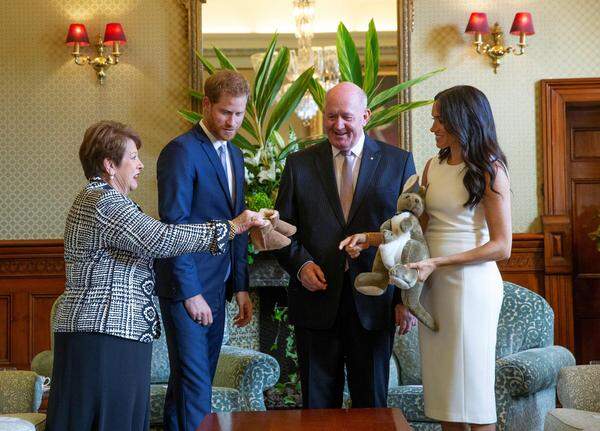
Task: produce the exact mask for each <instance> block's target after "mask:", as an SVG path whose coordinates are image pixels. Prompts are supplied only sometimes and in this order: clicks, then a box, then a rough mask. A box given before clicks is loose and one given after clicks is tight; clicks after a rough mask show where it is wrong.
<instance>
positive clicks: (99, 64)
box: [66, 22, 127, 84]
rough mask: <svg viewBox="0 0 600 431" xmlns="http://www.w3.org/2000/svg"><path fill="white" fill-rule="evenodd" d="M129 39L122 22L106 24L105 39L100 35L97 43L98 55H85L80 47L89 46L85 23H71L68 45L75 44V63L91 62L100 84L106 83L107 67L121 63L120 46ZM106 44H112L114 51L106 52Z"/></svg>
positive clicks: (80, 64)
mask: <svg viewBox="0 0 600 431" xmlns="http://www.w3.org/2000/svg"><path fill="white" fill-rule="evenodd" d="M126 42H127V39H126V38H125V33H124V32H123V27H122V26H121V24H119V23H116V22H112V23H109V24H106V30H105V31H104V39H102V38H101V37H98V42H97V43H96V51H97V52H98V56H97V57H95V58H91V57H89V56H87V55H86V56H83V55H81V53H80V47H82V46H88V45H89V44H90V41H89V39H88V35H87V30H86V29H85V26H84V25H83V24H71V25H70V26H69V32H68V33H67V41H66V43H67V45H69V46H73V52H72V53H71V55H72V56H73V57H74V59H75V64H77V65H79V66H85V65H86V64H89V65H90V66H92V67H93V68H94V70H95V71H96V75H98V81H99V82H100V84H104V79H105V78H106V69H108V68H109V67H110V66H113V65H116V64H119V56H120V55H121V51H120V46H121V45H122V44H125V43H126ZM106 46H112V53H111V54H105V53H104V52H105V50H106Z"/></svg>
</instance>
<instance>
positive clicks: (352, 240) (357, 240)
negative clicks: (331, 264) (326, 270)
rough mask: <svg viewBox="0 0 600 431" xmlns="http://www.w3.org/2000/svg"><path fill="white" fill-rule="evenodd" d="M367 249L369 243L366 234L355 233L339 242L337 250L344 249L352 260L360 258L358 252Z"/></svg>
mask: <svg viewBox="0 0 600 431" xmlns="http://www.w3.org/2000/svg"><path fill="white" fill-rule="evenodd" d="M366 248H369V241H368V238H367V234H366V233H355V234H354V235H350V236H349V237H348V238H346V239H344V240H343V241H342V242H340V245H339V249H340V250H342V249H344V250H345V251H346V253H348V255H349V256H350V257H351V258H352V259H356V258H357V257H358V256H360V252H361V251H363V250H364V249H366Z"/></svg>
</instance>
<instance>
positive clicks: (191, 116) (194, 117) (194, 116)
mask: <svg viewBox="0 0 600 431" xmlns="http://www.w3.org/2000/svg"><path fill="white" fill-rule="evenodd" d="M177 113H178V114H179V115H181V116H182V117H183V118H184V119H186V120H187V121H189V122H190V123H192V124H196V123H197V122H198V121H200V120H201V119H202V114H199V113H197V112H194V111H189V110H187V109H180V110H178V111H177Z"/></svg>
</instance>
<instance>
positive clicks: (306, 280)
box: [300, 262, 327, 292]
mask: <svg viewBox="0 0 600 431" xmlns="http://www.w3.org/2000/svg"><path fill="white" fill-rule="evenodd" d="M300 282H301V283H302V285H303V286H304V287H305V288H307V289H308V290H310V291H311V292H316V291H317V290H325V289H327V280H325V274H323V270H321V267H320V266H319V265H317V264H316V263H314V262H308V263H307V264H306V265H304V267H303V268H302V270H301V271H300Z"/></svg>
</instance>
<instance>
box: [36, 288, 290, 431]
mask: <svg viewBox="0 0 600 431" xmlns="http://www.w3.org/2000/svg"><path fill="white" fill-rule="evenodd" d="M61 300H62V295H61V296H59V297H58V298H57V300H56V301H55V302H54V305H53V307H52V312H51V316H50V321H51V325H52V321H53V317H54V313H55V310H56V306H57V304H58V303H59V301H61ZM159 312H160V310H159ZM228 326H229V325H225V328H228ZM53 338H54V337H52V346H54V340H53ZM228 339H229V334H228V331H226V333H225V336H224V337H223V346H222V347H221V354H220V356H219V362H218V365H217V372H216V375H215V378H214V381H213V396H212V410H213V411H215V412H225V411H238V410H242V411H244V410H266V408H265V401H264V396H263V392H264V391H265V390H267V389H269V388H271V387H272V386H274V385H275V383H277V380H278V379H279V364H278V363H277V361H276V360H275V358H273V357H272V356H270V355H267V354H265V353H261V352H258V351H255V350H250V349H244V348H240V347H234V346H229V345H227V342H228ZM52 362H53V358H52V351H44V352H41V353H39V354H38V355H36V357H35V358H33V361H32V362H31V369H32V370H33V371H35V372H36V373H38V374H40V375H42V376H51V375H52ZM169 374H170V369H169V356H168V351H167V343H166V338H165V335H164V334H162V335H161V337H160V338H159V339H158V340H154V342H153V344H152V366H151V371H150V383H151V385H150V423H151V426H152V427H155V426H160V425H161V424H162V420H163V419H162V418H163V406H164V400H165V395H166V391H167V382H168V381H169Z"/></svg>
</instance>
